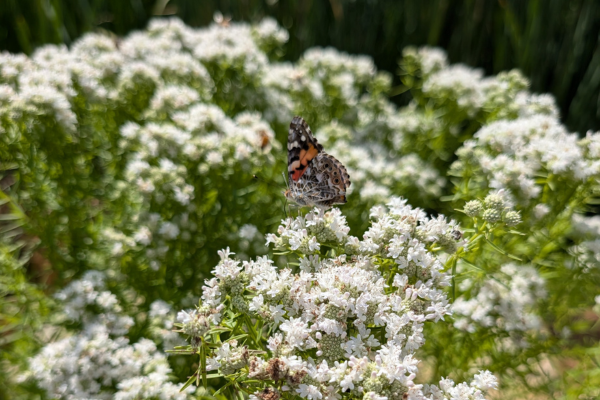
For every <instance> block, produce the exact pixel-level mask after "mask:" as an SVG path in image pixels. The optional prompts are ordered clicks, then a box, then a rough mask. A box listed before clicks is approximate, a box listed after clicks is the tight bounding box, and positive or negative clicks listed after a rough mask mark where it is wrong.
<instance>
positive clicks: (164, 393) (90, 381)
mask: <svg viewBox="0 0 600 400" xmlns="http://www.w3.org/2000/svg"><path fill="white" fill-rule="evenodd" d="M56 298H57V299H59V300H61V301H62V302H63V305H64V312H65V317H66V318H67V319H68V320H69V321H71V322H77V323H81V324H82V325H83V327H82V329H81V332H79V333H77V334H74V335H71V336H68V337H66V338H64V339H61V340H58V341H56V342H53V343H50V344H48V345H47V346H45V347H44V348H43V349H42V350H41V352H40V353H39V354H37V355H36V356H35V357H32V358H31V359H30V360H29V371H28V373H27V374H26V375H24V376H22V377H21V379H27V378H34V379H35V382H36V383H37V385H39V387H41V388H42V389H44V390H46V391H47V393H48V395H49V396H51V397H53V398H54V397H55V398H65V399H81V398H94V399H118V400H134V399H156V398H159V399H165V400H166V399H173V400H186V399H189V398H190V395H191V394H192V393H193V391H194V390H193V388H192V389H190V390H187V391H184V392H180V388H179V386H178V385H176V384H174V383H172V382H170V381H171V377H170V376H169V375H170V373H171V368H170V366H169V363H168V361H167V357H166V355H165V354H164V353H163V352H162V351H161V350H160V349H159V348H158V347H157V345H156V343H155V342H154V341H153V340H150V339H148V338H141V339H139V340H138V341H137V342H136V343H130V340H129V339H128V338H127V336H126V335H127V333H128V331H129V329H130V328H131V327H132V326H133V325H134V320H133V319H132V318H131V317H130V316H128V315H126V314H124V310H123V309H122V308H121V306H120V304H119V300H118V299H117V297H116V296H115V295H114V294H113V293H111V292H110V291H109V290H107V288H106V276H105V275H104V274H103V273H101V272H99V271H88V272H87V273H86V274H85V275H84V276H83V277H82V278H81V279H79V280H76V281H73V282H72V283H70V284H69V285H68V286H67V287H66V288H65V289H63V290H62V291H60V292H59V293H57V295H56ZM170 314H171V307H170V306H169V305H168V304H166V303H165V302H163V301H161V300H158V301H155V302H154V303H152V304H151V305H150V311H149V313H148V317H149V320H148V322H149V323H150V325H152V326H153V327H156V328H157V329H158V331H157V332H155V335H156V336H157V339H159V340H164V341H165V342H166V343H165V344H166V345H169V346H171V345H173V344H178V343H177V338H176V337H174V335H176V334H175V333H174V332H171V331H170V328H172V322H170V321H168V319H169V316H170ZM165 321H166V323H167V327H168V329H167V327H165V326H164V325H165Z"/></svg>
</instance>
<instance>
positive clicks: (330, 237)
mask: <svg viewBox="0 0 600 400" xmlns="http://www.w3.org/2000/svg"><path fill="white" fill-rule="evenodd" d="M389 208H390V211H389V212H387V213H386V212H385V210H384V209H383V208H381V207H378V208H376V209H374V210H373V211H372V216H373V217H374V218H376V221H374V222H373V224H372V227H371V229H369V231H368V232H367V233H365V236H364V241H360V240H358V239H357V238H355V237H352V236H349V235H348V232H349V228H348V226H347V225H346V222H345V218H344V217H343V216H342V215H341V213H340V211H339V210H337V209H332V210H331V211H329V212H323V210H320V209H315V210H314V211H312V212H310V213H308V214H307V215H306V217H303V216H299V217H297V218H295V219H291V218H289V219H287V220H284V221H282V225H281V226H280V227H279V229H278V234H277V235H268V236H267V244H269V243H273V244H274V245H275V247H276V248H278V249H282V250H283V249H287V250H288V251H292V252H293V253H294V254H297V255H298V256H299V257H300V268H299V270H298V271H297V272H294V271H293V270H292V269H290V268H284V269H278V268H277V267H275V266H274V265H273V264H274V263H273V261H272V260H270V259H268V258H267V257H260V258H258V259H257V260H256V261H244V262H243V263H242V262H240V261H237V260H234V259H231V258H230V255H231V254H232V253H231V252H230V251H229V249H227V250H223V251H221V252H220V253H219V255H220V256H221V262H220V263H219V264H218V265H217V267H216V268H215V269H214V270H213V274H214V277H213V278H212V279H210V280H208V281H207V282H206V286H205V287H204V293H203V296H202V306H201V307H200V308H199V309H198V310H195V311H193V312H191V313H189V312H185V311H183V312H181V313H180V314H179V316H178V320H179V322H180V326H181V331H182V332H184V333H186V334H187V335H188V336H190V337H191V339H192V347H194V346H197V345H198V343H199V341H198V340H197V339H198V336H199V337H201V336H203V335H204V334H205V333H206V332H207V331H208V329H209V326H210V325H211V324H219V323H221V324H223V323H224V322H223V318H226V317H224V315H226V314H227V313H229V311H228V312H227V313H225V311H224V310H227V309H230V310H233V311H234V312H238V313H242V314H246V315H249V316H251V317H252V318H257V319H259V320H262V321H264V324H265V325H268V326H269V327H270V329H269V332H270V336H269V337H268V338H267V339H266V344H265V345H266V348H264V349H263V348H253V347H252V343H251V342H248V341H246V344H245V345H242V344H241V343H239V341H236V340H231V341H228V342H226V343H224V344H223V345H222V346H220V348H219V349H218V350H216V351H215V352H214V354H210V355H209V358H208V361H207V368H208V369H213V370H214V369H218V370H219V371H220V372H221V373H222V374H223V375H230V374H232V373H234V372H236V371H237V370H240V369H246V368H247V373H248V378H250V379H254V380H258V381H264V382H265V384H266V385H267V386H266V387H265V388H264V392H261V393H258V392H257V393H255V394H254V397H253V398H261V399H264V398H265V396H266V393H267V392H268V393H274V391H276V389H275V387H276V386H278V385H279V384H280V383H281V384H283V386H282V387H281V390H283V391H291V392H292V393H294V394H295V395H298V396H300V397H302V398H306V399H341V398H346V397H347V396H350V397H351V398H364V399H389V400H400V399H412V400H416V399H420V400H425V399H431V400H434V399H446V398H447V399H451V398H452V399H464V400H467V399H483V398H484V397H483V392H482V391H485V390H487V389H490V388H495V386H496V381H495V378H494V377H493V375H491V374H490V373H488V372H484V373H482V374H481V375H476V376H475V379H474V381H473V383H472V384H471V385H467V384H459V385H457V386H456V387H455V386H454V383H453V382H452V381H450V380H447V379H445V380H442V381H441V382H440V388H441V389H438V387H437V386H435V385H433V386H428V387H426V388H425V387H424V386H423V385H421V384H416V383H415V382H414V380H415V378H416V374H417V373H418V366H417V365H418V363H419V361H418V360H417V359H415V358H414V354H415V352H416V350H417V349H419V348H420V347H421V346H422V345H423V343H424V342H425V337H424V335H423V327H424V324H425V323H426V322H427V321H433V322H437V321H439V320H443V319H444V317H445V316H446V315H449V314H450V311H449V304H448V299H447V296H446V294H445V292H444V291H443V287H444V286H448V285H449V279H450V277H449V276H448V275H447V274H445V273H444V272H443V271H442V265H441V263H440V261H439V260H438V259H437V257H436V256H435V255H434V254H433V253H431V252H430V251H428V250H427V246H428V244H430V243H440V242H443V239H442V238H445V237H446V235H449V234H450V233H449V232H452V231H454V230H457V228H458V227H457V226H456V223H455V222H447V221H446V220H445V219H444V218H443V217H440V218H437V219H428V218H427V217H426V216H425V213H424V212H423V211H422V210H420V209H413V208H412V207H410V206H409V205H407V204H406V201H405V200H402V199H397V198H395V199H393V200H392V202H391V203H390V204H389ZM450 235H451V234H450ZM452 240H454V241H456V239H452ZM325 247H327V248H329V249H331V250H329V251H333V252H334V253H335V254H336V255H335V256H332V255H331V253H330V252H326V251H325V250H324V248H325ZM344 248H346V249H350V250H352V251H351V252H349V253H347V252H345V251H344ZM346 253H347V254H346ZM228 324H229V323H226V324H225V325H228ZM194 336H196V340H194ZM205 340H210V338H208V337H206V339H205ZM253 350H267V351H268V354H269V356H260V355H259V356H257V355H253V353H252V352H253ZM269 385H273V386H269ZM465 388H468V390H466V389H465ZM440 396H442V397H440ZM445 396H448V397H445ZM274 398H275V397H274Z"/></svg>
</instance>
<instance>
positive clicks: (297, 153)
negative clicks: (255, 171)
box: [284, 117, 350, 209]
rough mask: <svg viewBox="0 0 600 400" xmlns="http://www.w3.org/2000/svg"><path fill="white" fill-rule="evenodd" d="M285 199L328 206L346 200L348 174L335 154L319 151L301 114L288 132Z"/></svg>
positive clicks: (315, 140) (320, 146) (320, 149)
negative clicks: (287, 185) (287, 179)
mask: <svg viewBox="0 0 600 400" xmlns="http://www.w3.org/2000/svg"><path fill="white" fill-rule="evenodd" d="M287 148H288V175H289V188H288V190H286V191H285V192H284V195H285V197H286V198H287V199H289V200H291V201H293V202H294V203H296V204H298V205H300V206H309V207H314V206H317V207H320V208H323V209H328V208H330V207H331V206H332V205H333V204H344V203H346V191H347V190H348V188H349V187H350V175H348V171H346V167H344V166H343V165H342V163H341V162H339V161H338V160H337V159H336V158H335V157H333V156H332V155H329V154H327V153H325V152H324V151H323V146H322V145H321V144H320V143H319V142H318V141H317V139H316V138H315V137H314V136H313V134H312V132H311V130H310V127H309V126H308V124H307V123H306V121H304V119H303V118H302V117H294V118H293V119H292V122H291V123H290V130H289V133H288V144H287Z"/></svg>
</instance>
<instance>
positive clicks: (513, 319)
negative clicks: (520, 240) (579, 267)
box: [452, 264, 547, 345]
mask: <svg viewBox="0 0 600 400" xmlns="http://www.w3.org/2000/svg"><path fill="white" fill-rule="evenodd" d="M494 278H495V279H486V280H485V281H484V282H483V283H482V286H481V287H479V288H477V291H475V292H474V296H473V297H471V298H468V299H465V298H464V297H460V298H458V299H456V301H454V303H453V304H452V312H453V313H454V321H455V322H454V326H456V327H457V328H459V329H464V330H467V331H469V332H475V331H476V330H477V329H478V328H481V327H484V328H492V329H499V330H501V331H506V332H509V333H512V332H516V333H518V332H521V333H522V332H526V331H530V330H531V331H537V330H539V328H540V326H541V321H540V318H539V317H538V316H537V315H536V314H535V313H534V310H535V309H536V305H537V303H538V302H539V301H541V300H542V299H544V298H546V296H547V292H546V289H545V286H546V285H545V280H544V279H542V277H541V276H540V275H539V273H538V272H537V270H536V269H535V268H533V267H531V266H526V265H517V264H505V265H503V266H502V267H501V268H500V271H499V273H497V274H494ZM462 286H463V288H464V289H467V288H470V287H471V286H472V283H471V282H469V281H468V280H467V281H465V282H463V284H462ZM515 341H516V340H515ZM515 344H519V343H515ZM520 344H521V345H526V344H525V343H520Z"/></svg>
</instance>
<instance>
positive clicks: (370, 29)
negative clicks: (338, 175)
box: [0, 0, 600, 134]
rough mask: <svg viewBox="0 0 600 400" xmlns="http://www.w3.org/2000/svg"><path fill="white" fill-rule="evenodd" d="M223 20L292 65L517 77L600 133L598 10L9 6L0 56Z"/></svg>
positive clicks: (57, 2)
mask: <svg viewBox="0 0 600 400" xmlns="http://www.w3.org/2000/svg"><path fill="white" fill-rule="evenodd" d="M217 11H219V12H221V13H222V14H223V15H225V16H228V17H231V18H232V19H233V20H235V21H257V20H260V19H261V18H262V17H264V16H271V17H273V18H275V19H276V20H277V21H278V22H279V24H281V25H282V26H284V27H285V28H286V29H288V30H289V32H290V40H289V43H288V45H287V46H286V53H285V56H284V57H285V59H287V60H297V59H298V57H299V56H300V55H301V54H302V53H303V52H304V51H305V50H306V49H308V48H310V47H313V46H333V47H335V48H337V49H339V50H342V51H347V52H349V53H353V54H367V55H370V56H371V57H373V59H374V60H375V64H376V65H377V67H378V68H379V69H382V70H387V71H390V72H395V71H396V68H397V60H398V58H399V57H400V54H401V51H402V49H403V48H404V47H406V46H408V45H417V46H418V45H430V46H439V47H442V48H444V49H445V50H446V51H447V52H448V55H449V58H450V60H451V61H452V62H453V63H466V64H468V65H470V66H472V67H479V68H483V69H484V70H485V72H486V74H487V75H489V74H496V73H498V72H500V71H505V70H509V69H512V68H519V69H520V70H521V71H523V73H524V74H525V75H526V76H528V77H530V80H531V89H532V91H534V92H540V93H552V94H553V95H554V97H555V98H556V100H557V103H558V106H559V108H560V110H561V115H562V117H563V119H564V122H565V123H566V125H567V126H568V127H569V129H571V130H574V131H578V132H580V134H584V133H585V132H586V131H587V130H588V129H593V130H597V129H600V75H599V74H598V72H597V71H598V70H600V3H598V2H597V1H595V0H529V1H520V0H497V1H493V0H489V1H488V0H465V1H460V2H457V1H450V0H431V1H420V0H401V1H398V0H330V1H315V0H308V1H304V0H291V1H277V0H239V1H236V0H203V1H196V0H172V1H168V0H78V1H75V0H25V1H21V0H4V1H3V4H2V7H0V49H2V50H9V51H11V52H24V53H27V54H30V53H31V52H32V51H33V50H34V49H35V48H36V47H37V46H40V45H42V44H46V43H66V44H69V43H72V42H73V41H74V40H76V39H77V38H78V37H80V36H81V35H82V34H83V33H85V32H90V31H94V30H97V29H105V30H108V31H110V32H114V33H115V34H117V35H124V34H126V33H128V32H130V31H131V30H134V29H141V28H143V27H145V26H146V23H147V22H148V20H149V19H150V18H152V17H153V16H160V15H176V16H178V17H179V18H181V19H182V20H183V21H184V22H185V23H186V24H188V25H190V26H196V27H197V26H205V25H207V24H208V23H210V22H212V20H213V15H214V13H215V12H217ZM397 89H398V90H397V92H396V93H400V92H402V91H403V88H402V87H399V88H397ZM407 100H408V97H400V98H397V99H396V101H397V102H399V103H403V102H405V101H407Z"/></svg>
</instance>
